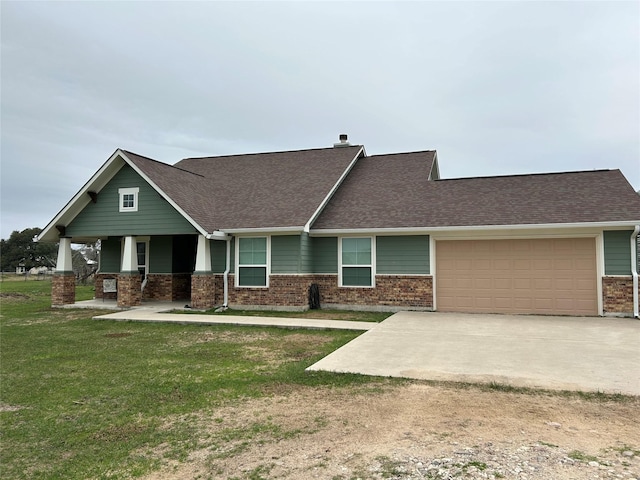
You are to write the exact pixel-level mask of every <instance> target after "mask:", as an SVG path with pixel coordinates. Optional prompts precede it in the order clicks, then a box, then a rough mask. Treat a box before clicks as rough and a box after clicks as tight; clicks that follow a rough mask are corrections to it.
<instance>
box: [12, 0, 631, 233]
mask: <svg viewBox="0 0 640 480" xmlns="http://www.w3.org/2000/svg"><path fill="white" fill-rule="evenodd" d="M0 8H1V11H0V15H1V21H2V25H1V37H2V51H1V57H2V65H1V67H2V68H1V80H2V83H1V95H2V98H1V116H2V118H1V120H2V124H1V131H2V139H1V142H2V143H1V161H2V164H1V187H2V193H1V202H2V203H1V213H2V217H1V227H2V231H1V237H2V238H8V237H9V235H10V234H11V232H12V231H13V230H22V229H24V228H29V227H40V228H43V227H44V226H45V225H46V224H47V223H48V222H49V221H50V220H51V219H52V218H53V217H54V216H55V214H56V213H57V212H58V211H59V210H60V209H61V208H62V207H63V206H64V205H65V204H66V202H67V201H69V200H70V199H71V197H72V196H73V195H74V194H75V193H76V192H77V191H78V190H79V189H80V188H81V187H82V186H83V185H84V183H85V182H86V181H87V180H88V179H89V178H90V177H91V175H93V174H94V173H95V172H96V170H97V169H98V168H99V167H100V166H101V165H102V164H103V163H104V162H105V161H106V160H107V158H108V157H109V156H110V155H111V154H112V153H113V152H114V150H115V149H116V148H118V147H122V148H126V149H128V150H132V151H134V152H137V153H140V154H142V155H146V156H149V157H152V158H155V159H157V160H160V161H164V162H167V163H171V164H173V163H175V162H177V161H178V160H180V159H182V158H184V157H189V156H204V155H224V154H235V153H249V152H260V151H278V150H289V149H304V148H317V147H325V146H330V145H332V144H333V143H334V142H336V141H337V138H338V134H340V133H347V134H349V140H350V141H351V142H352V143H356V144H364V145H365V148H366V150H367V153H368V154H380V153H392V152H402V151H415V150H431V149H435V150H437V151H438V158H439V162H440V172H441V176H442V177H443V178H453V177H468V176H486V175H507V174H519V173H534V172H547V171H553V172H557V171H574V170H592V169H602V168H606V169H609V168H610V169H615V168H619V169H621V170H622V172H623V173H624V175H625V176H626V177H627V179H628V180H629V182H630V183H631V184H632V185H633V187H634V188H635V189H636V190H638V189H640V2H637V1H631V2H614V1H605V2H578V1H572V2H513V1H509V2H480V1H478V2H393V3H392V2H352V3H344V2H340V3H337V2H316V3H307V2H304V3H303V2H287V3H284V2H264V1H263V2H255V3H254V2H199V3H189V2H65V3H58V2H53V1H47V2H42V3H36V2H8V1H2V3H1V7H0ZM611 194H612V195H615V192H611Z"/></svg>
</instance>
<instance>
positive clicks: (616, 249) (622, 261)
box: [604, 230, 633, 275]
mask: <svg viewBox="0 0 640 480" xmlns="http://www.w3.org/2000/svg"><path fill="white" fill-rule="evenodd" d="M631 233H633V232H632V231H631V230H629V231H626V230H615V231H613V230H612V231H605V232H604V273H605V275H631Z"/></svg>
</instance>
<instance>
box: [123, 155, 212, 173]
mask: <svg viewBox="0 0 640 480" xmlns="http://www.w3.org/2000/svg"><path fill="white" fill-rule="evenodd" d="M122 151H123V152H124V153H128V154H130V155H135V156H136V157H140V158H144V159H145V160H149V161H150V162H155V163H159V164H160V165H163V166H165V167H170V168H175V169H176V170H181V171H183V172H187V173H190V174H192V175H197V176H198V177H202V178H207V177H205V176H204V175H200V174H199V173H195V172H192V171H191V170H187V169H185V168H181V167H176V166H175V165H171V164H169V163H164V162H161V161H160V160H156V159H155V158H151V157H147V156H145V155H140V154H139V153H136V152H131V151H129V150H125V149H122Z"/></svg>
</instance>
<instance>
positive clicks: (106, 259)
mask: <svg viewBox="0 0 640 480" xmlns="http://www.w3.org/2000/svg"><path fill="white" fill-rule="evenodd" d="M120 248H121V247H120V239H119V238H107V239H104V240H102V241H101V242H100V273H118V272H120V257H121V252H120Z"/></svg>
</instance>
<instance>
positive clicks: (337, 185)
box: [304, 146, 367, 233]
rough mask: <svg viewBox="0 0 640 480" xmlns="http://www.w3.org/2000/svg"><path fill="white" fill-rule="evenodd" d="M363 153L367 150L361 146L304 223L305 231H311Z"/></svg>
mask: <svg viewBox="0 0 640 480" xmlns="http://www.w3.org/2000/svg"><path fill="white" fill-rule="evenodd" d="M361 153H364V156H365V157H366V156H367V154H366V152H365V151H364V146H362V147H360V150H358V153H356V155H355V156H354V157H353V160H351V163H349V165H348V166H347V168H345V170H344V172H342V175H340V178H338V181H337V182H336V183H335V184H334V185H333V187H332V188H331V190H329V193H328V194H327V196H326V197H324V200H322V202H320V205H318V208H316V211H315V212H313V215H311V218H310V219H309V220H308V221H307V223H306V224H305V225H304V231H305V232H306V233H309V230H310V229H311V224H312V223H313V222H315V221H316V218H318V216H319V215H320V214H321V213H322V210H324V207H326V206H327V203H329V200H331V197H333V194H334V193H336V190H338V188H340V185H341V184H342V182H343V181H344V179H345V178H347V175H349V172H350V171H351V169H352V168H353V167H354V166H355V164H356V163H357V161H358V159H359V158H360V154H361Z"/></svg>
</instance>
